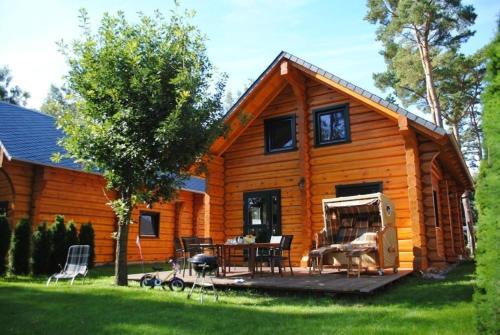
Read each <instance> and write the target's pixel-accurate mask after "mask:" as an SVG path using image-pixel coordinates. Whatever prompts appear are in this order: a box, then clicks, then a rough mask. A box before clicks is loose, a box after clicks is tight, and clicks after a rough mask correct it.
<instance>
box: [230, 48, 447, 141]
mask: <svg viewBox="0 0 500 335" xmlns="http://www.w3.org/2000/svg"><path fill="white" fill-rule="evenodd" d="M284 58H285V59H288V60H290V61H292V62H294V63H296V64H298V65H300V66H303V67H305V68H306V69H309V70H311V71H313V72H315V73H318V74H319V75H322V76H324V77H326V78H328V79H330V80H333V81H334V82H336V83H337V84H339V85H342V86H344V87H346V88H348V89H350V90H352V91H354V92H356V93H358V94H360V95H362V96H364V97H365V98H367V99H370V100H372V101H373V102H375V103H377V104H380V105H381V106H383V107H385V108H388V109H390V110H391V111H393V112H395V113H398V114H401V115H403V116H406V117H407V118H409V119H410V120H412V121H415V122H417V123H418V124H420V125H422V126H424V127H426V128H427V129H429V130H431V131H434V132H436V133H438V134H440V135H446V134H448V132H447V131H446V130H445V129H444V128H442V127H439V126H437V125H436V124H434V123H432V122H430V121H429V120H427V119H424V118H423V117H420V116H418V115H416V114H414V113H412V112H410V111H408V110H406V109H404V108H402V107H401V106H398V105H396V104H393V103H391V102H389V101H387V100H385V99H383V98H381V97H380V96H378V95H376V94H373V93H371V92H369V91H367V90H365V89H363V88H361V87H359V86H357V85H354V84H353V83H351V82H349V81H347V80H344V79H342V78H340V77H338V76H336V75H334V74H332V73H331V72H328V71H325V70H323V69H322V68H320V67H318V66H315V65H313V64H311V63H309V62H307V61H305V60H303V59H302V58H299V57H297V56H295V55H293V54H291V53H289V52H287V51H284V50H282V51H281V52H280V53H279V54H278V56H276V58H275V59H274V60H273V61H272V62H271V64H269V66H268V67H267V68H266V69H265V70H264V71H263V72H262V73H261V74H260V76H259V77H258V78H257V79H256V80H255V81H254V82H253V83H252V85H250V87H249V88H248V89H247V90H246V91H245V92H244V93H243V94H242V95H241V96H240V97H239V98H238V100H236V102H235V103H234V104H233V106H232V107H231V108H230V109H229V110H228V111H227V113H226V114H225V115H224V118H227V117H228V116H229V115H231V114H232V113H233V112H234V110H235V109H236V108H237V107H238V106H239V105H240V104H241V103H242V102H243V101H244V100H245V98H246V96H247V95H248V94H249V93H250V92H252V91H253V89H254V87H255V86H256V85H257V84H258V83H259V82H260V81H261V80H262V78H263V77H264V76H265V75H266V74H267V73H268V72H269V71H270V70H271V69H272V68H273V67H274V66H275V65H276V64H277V63H278V62H279V61H281V60H282V59H284Z"/></svg>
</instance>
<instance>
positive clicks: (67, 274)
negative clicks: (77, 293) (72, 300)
mask: <svg viewBox="0 0 500 335" xmlns="http://www.w3.org/2000/svg"><path fill="white" fill-rule="evenodd" d="M89 255H90V246H88V245H72V246H71V247H69V249H68V257H67V258H66V264H65V265H64V268H63V269H62V270H61V272H59V273H55V274H53V275H52V276H50V277H49V279H48V280H47V286H49V284H50V282H51V281H52V279H55V280H56V284H57V282H58V281H59V279H71V285H73V282H74V281H75V278H76V277H77V276H82V277H83V281H82V283H84V282H85V276H86V275H87V272H88V268H87V265H88V261H89Z"/></svg>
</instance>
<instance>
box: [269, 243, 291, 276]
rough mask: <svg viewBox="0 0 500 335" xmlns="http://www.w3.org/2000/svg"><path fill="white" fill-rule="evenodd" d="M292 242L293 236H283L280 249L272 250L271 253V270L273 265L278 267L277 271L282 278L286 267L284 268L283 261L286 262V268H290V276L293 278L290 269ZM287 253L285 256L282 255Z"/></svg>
mask: <svg viewBox="0 0 500 335" xmlns="http://www.w3.org/2000/svg"><path fill="white" fill-rule="evenodd" d="M292 241H293V235H283V236H282V238H281V241H280V247H279V248H278V249H273V250H272V251H271V256H270V262H271V268H272V269H274V266H275V264H277V265H278V271H279V273H280V275H281V276H283V271H285V268H286V266H284V264H283V261H288V267H289V268H290V274H291V275H292V276H293V269H292V260H291V252H292ZM285 252H286V253H287V254H286V255H285V254H284V253H285Z"/></svg>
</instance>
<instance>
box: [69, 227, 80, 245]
mask: <svg viewBox="0 0 500 335" xmlns="http://www.w3.org/2000/svg"><path fill="white" fill-rule="evenodd" d="M76 244H80V243H79V240H78V230H77V229H76V225H75V222H74V221H70V222H69V223H68V225H67V226H66V248H67V249H69V247H71V246H72V245H76Z"/></svg>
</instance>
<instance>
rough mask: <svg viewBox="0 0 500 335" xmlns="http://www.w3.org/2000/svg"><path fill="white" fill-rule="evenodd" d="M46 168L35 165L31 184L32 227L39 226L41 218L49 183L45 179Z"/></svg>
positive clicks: (30, 213)
mask: <svg viewBox="0 0 500 335" xmlns="http://www.w3.org/2000/svg"><path fill="white" fill-rule="evenodd" d="M45 169H46V168H45V167H44V166H41V165H33V180H32V184H31V204H30V212H29V218H30V221H31V224H32V225H37V224H39V223H40V222H39V216H40V201H41V199H42V193H43V190H44V189H45V185H46V183H47V181H46V178H45Z"/></svg>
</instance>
